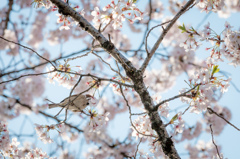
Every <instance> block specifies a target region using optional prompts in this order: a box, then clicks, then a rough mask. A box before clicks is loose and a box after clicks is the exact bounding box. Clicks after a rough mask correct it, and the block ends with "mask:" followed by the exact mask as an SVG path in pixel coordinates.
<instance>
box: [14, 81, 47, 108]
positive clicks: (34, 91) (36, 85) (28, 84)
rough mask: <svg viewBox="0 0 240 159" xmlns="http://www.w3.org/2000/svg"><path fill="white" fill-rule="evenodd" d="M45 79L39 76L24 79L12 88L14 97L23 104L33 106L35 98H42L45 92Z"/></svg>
mask: <svg viewBox="0 0 240 159" xmlns="http://www.w3.org/2000/svg"><path fill="white" fill-rule="evenodd" d="M44 84H45V83H44V78H43V77H39V76H29V77H23V78H21V79H20V80H18V81H17V82H16V85H15V86H14V87H12V88H11V93H12V95H13V96H17V97H19V99H20V102H21V103H24V104H28V105H32V104H33V101H34V98H36V97H40V96H41V95H42V94H43V92H44V90H45V85H44Z"/></svg>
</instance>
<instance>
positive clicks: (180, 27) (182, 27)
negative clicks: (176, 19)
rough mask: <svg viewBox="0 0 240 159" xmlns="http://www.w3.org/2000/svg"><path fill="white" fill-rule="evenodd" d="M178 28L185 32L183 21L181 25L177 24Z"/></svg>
mask: <svg viewBox="0 0 240 159" xmlns="http://www.w3.org/2000/svg"><path fill="white" fill-rule="evenodd" d="M178 28H179V29H181V30H182V33H184V32H186V31H187V30H186V27H185V25H184V23H183V25H182V26H181V25H179V26H178Z"/></svg>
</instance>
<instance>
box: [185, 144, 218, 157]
mask: <svg viewBox="0 0 240 159" xmlns="http://www.w3.org/2000/svg"><path fill="white" fill-rule="evenodd" d="M186 149H187V150H188V151H189V155H190V156H189V158H190V159H196V158H212V157H213V156H216V154H217V151H216V148H215V146H214V145H213V143H212V141H209V142H207V143H205V142H204V141H202V140H199V141H198V143H197V144H196V145H195V146H192V145H190V144H188V145H187V146H186ZM218 149H219V151H220V150H221V147H220V146H218Z"/></svg>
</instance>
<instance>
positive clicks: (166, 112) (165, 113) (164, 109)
mask: <svg viewBox="0 0 240 159" xmlns="http://www.w3.org/2000/svg"><path fill="white" fill-rule="evenodd" d="M161 98H162V97H161V96H160V95H159V94H156V95H155V96H154V98H153V99H154V100H155V102H156V103H160V102H161V101H162V100H161ZM168 106H169V103H168V102H165V103H164V104H162V105H160V106H159V107H158V111H160V115H161V116H164V117H166V118H167V117H168V116H169V110H170V109H169V107H168Z"/></svg>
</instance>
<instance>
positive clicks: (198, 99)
mask: <svg viewBox="0 0 240 159" xmlns="http://www.w3.org/2000/svg"><path fill="white" fill-rule="evenodd" d="M218 71H219V68H218V66H217V65H213V67H212V68H201V69H200V70H198V71H196V72H195V74H194V75H192V77H191V79H190V80H189V82H190V83H189V86H191V88H193V87H195V89H193V90H191V92H189V93H187V94H186V95H185V96H183V97H181V101H182V102H186V103H188V104H190V107H191V108H190V110H191V112H194V113H197V114H199V113H200V112H202V111H205V110H206V109H207V107H208V106H210V105H211V102H212V101H214V98H213V94H214V91H215V90H216V89H217V88H221V92H222V93H224V92H226V91H227V90H228V87H229V81H230V80H231V78H229V79H227V80H224V79H221V78H218V77H214V74H215V73H217V72H218ZM197 83H198V84H197ZM186 91H187V89H182V90H181V91H180V94H181V93H184V92H186Z"/></svg>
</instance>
